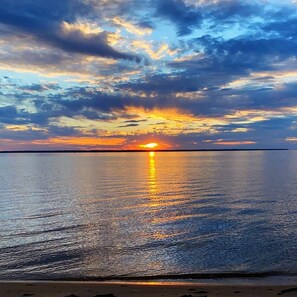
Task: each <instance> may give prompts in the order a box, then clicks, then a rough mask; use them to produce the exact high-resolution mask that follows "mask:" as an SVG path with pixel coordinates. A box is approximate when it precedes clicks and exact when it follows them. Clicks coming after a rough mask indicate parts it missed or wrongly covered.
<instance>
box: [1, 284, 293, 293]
mask: <svg viewBox="0 0 297 297" xmlns="http://www.w3.org/2000/svg"><path fill="white" fill-rule="evenodd" d="M281 295H284V296H288V297H290V296H297V282H295V286H294V285H293V284H290V285H288V284H287V285H285V284H283V285H280V284H275V283H274V282H272V283H271V284H270V285H267V284H262V285H260V284H256V283H251V284H231V283H227V284H226V283H225V284H224V283H216V284H215V283H212V284H209V283H205V282H203V281H202V282H160V281H157V282H154V281H148V282H127V281H118V282H107V281H104V282H96V281H4V280H3V281H0V296H1V297H20V296H23V297H25V296H28V297H29V296H36V297H37V296H38V297H130V296H131V297H141V296H143V297H153V296H156V297H158V296H160V297H171V296H175V297H197V296H198V297H212V296H221V297H232V296H242V297H251V296H257V297H262V296H263V297H264V296H265V297H266V296H267V297H270V296H281Z"/></svg>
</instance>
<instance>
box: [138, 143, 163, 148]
mask: <svg viewBox="0 0 297 297" xmlns="http://www.w3.org/2000/svg"><path fill="white" fill-rule="evenodd" d="M157 146H158V143H155V142H151V143H147V144H141V145H139V147H141V148H149V149H153V148H156V147H157Z"/></svg>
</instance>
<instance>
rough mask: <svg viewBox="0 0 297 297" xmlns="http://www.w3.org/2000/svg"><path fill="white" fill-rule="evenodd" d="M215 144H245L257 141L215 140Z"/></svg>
mask: <svg viewBox="0 0 297 297" xmlns="http://www.w3.org/2000/svg"><path fill="white" fill-rule="evenodd" d="M213 143H214V144H219V145H244V144H255V143H256V142H255V141H250V140H243V141H224V140H218V141H215V142H213Z"/></svg>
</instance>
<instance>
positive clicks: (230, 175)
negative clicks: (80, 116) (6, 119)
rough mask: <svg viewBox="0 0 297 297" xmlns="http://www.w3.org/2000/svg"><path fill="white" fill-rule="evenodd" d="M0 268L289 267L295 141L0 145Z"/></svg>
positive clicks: (87, 271)
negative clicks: (127, 149) (151, 148)
mask: <svg viewBox="0 0 297 297" xmlns="http://www.w3.org/2000/svg"><path fill="white" fill-rule="evenodd" d="M0 239H1V240H0V278H1V279H28V278H32V279H33V278H35V279H36V278H39V279H40V278H43V279H44V278H55V279H56V278H64V277H73V278H88V277H98V276H112V275H113V276H144V275H168V274H175V275H177V274H185V273H187V274H188V273H223V272H235V273H237V272H252V273H253V272H271V271H274V272H286V273H297V152H295V151H254V152H187V153H181V152H179V153H161V152H157V153H155V154H153V153H151V154H149V153H104V154H95V153H94V154H91V153H88V154H83V153H81V154H79V153H77V154H1V155H0Z"/></svg>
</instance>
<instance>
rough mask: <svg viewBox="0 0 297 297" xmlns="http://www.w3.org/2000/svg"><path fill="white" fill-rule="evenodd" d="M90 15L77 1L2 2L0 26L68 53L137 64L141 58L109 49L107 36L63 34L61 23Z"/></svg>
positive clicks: (100, 34)
mask: <svg viewBox="0 0 297 297" xmlns="http://www.w3.org/2000/svg"><path fill="white" fill-rule="evenodd" d="M91 11H92V7H91V6H89V5H87V4H86V2H84V1H78V0H71V1H57V0H53V1H46V2H45V1H40V0H39V1H34V2H33V1H18V0H3V1H1V4H0V23H2V24H5V25H7V26H11V27H13V28H15V30H16V32H23V33H24V34H30V35H31V36H33V37H35V38H36V39H37V40H40V41H42V42H44V43H47V44H49V45H52V46H54V47H57V48H60V49H62V50H64V51H67V52H73V53H79V54H83V55H93V56H100V57H107V58H113V59H125V60H131V61H137V62H139V61H140V58H139V57H137V56H136V55H132V54H126V53H121V52H119V51H117V50H115V49H113V48H112V47H111V46H109V45H108V42H107V33H106V32H102V33H98V34H91V35H87V36H86V35H84V34H82V33H81V32H80V31H78V30H74V31H71V32H64V31H63V30H62V28H61V24H62V22H63V21H66V22H73V21H75V19H76V18H77V17H78V14H81V15H82V16H84V15H87V14H90V13H91Z"/></svg>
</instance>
